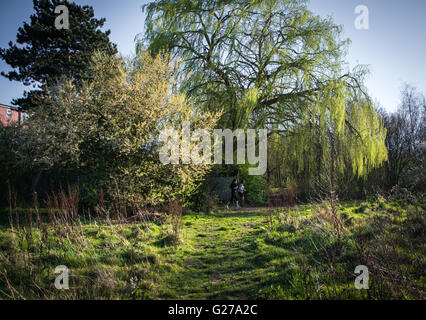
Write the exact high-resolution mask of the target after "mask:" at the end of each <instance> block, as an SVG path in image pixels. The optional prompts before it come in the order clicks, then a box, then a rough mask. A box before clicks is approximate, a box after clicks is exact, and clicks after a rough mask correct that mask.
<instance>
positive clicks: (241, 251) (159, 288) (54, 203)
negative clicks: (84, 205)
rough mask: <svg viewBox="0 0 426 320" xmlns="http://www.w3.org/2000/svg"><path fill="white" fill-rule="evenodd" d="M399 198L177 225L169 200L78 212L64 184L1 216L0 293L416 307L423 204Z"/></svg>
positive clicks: (190, 219) (224, 215)
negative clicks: (65, 273) (362, 269)
mask: <svg viewBox="0 0 426 320" xmlns="http://www.w3.org/2000/svg"><path fill="white" fill-rule="evenodd" d="M401 192H405V191H404V190H403V191H401V190H396V192H395V193H394V194H393V195H392V196H391V197H388V198H384V197H382V196H378V197H376V198H371V199H369V200H367V201H363V202H361V201H358V202H338V203H334V204H332V205H330V203H329V202H326V201H324V202H322V203H318V204H314V205H300V206H296V207H293V208H287V209H276V210H272V209H271V210H266V209H256V210H250V211H221V210H216V211H215V212H214V213H212V214H203V213H187V214H184V215H183V217H182V216H181V214H182V211H181V209H180V207H179V205H178V204H177V203H172V204H170V206H169V208H168V209H167V210H168V211H169V212H170V216H169V217H170V220H164V219H162V217H164V216H163V215H155V214H152V213H151V214H148V213H147V212H134V213H133V215H132V216H131V217H130V216H129V217H127V218H126V217H125V216H122V215H120V216H114V214H113V213H112V212H108V211H106V210H103V209H102V207H101V206H100V207H99V210H98V212H97V213H88V212H87V213H85V214H84V215H83V214H82V212H78V213H77V215H76V211H75V208H76V207H77V202H78V194H77V190H76V189H73V188H70V189H69V190H67V191H64V192H62V193H60V194H58V195H55V196H53V197H51V201H50V202H48V205H47V208H46V209H40V208H39V207H38V206H37V202H35V204H34V207H33V208H32V209H18V208H14V207H13V206H12V207H11V209H9V210H8V211H7V212H4V213H3V214H2V215H3V216H2V218H3V219H2V225H1V228H0V246H1V249H2V250H1V254H0V265H1V266H2V268H1V273H0V290H1V291H0V296H1V297H2V298H6V299H51V298H60V299H108V298H112V299H115V298H120V299H159V298H161V299H187V298H194V299H206V298H209V299H212V298H215V299H424V298H425V288H424V285H425V284H424V276H425V273H424V270H425V248H424V242H425V234H424V230H425V223H426V220H425V216H424V212H425V202H424V197H423V198H422V197H420V198H417V197H414V196H412V195H410V197H405V196H404V197H403V198H401V197H400V195H401ZM398 193H399V195H398ZM12 198H13V197H12ZM5 215H7V216H8V218H7V219H5V218H6V217H5ZM359 264H363V265H366V266H367V267H368V268H369V271H370V283H369V285H370V289H369V290H357V289H355V287H354V280H355V276H356V275H355V274H354V270H355V266H357V265H359ZM58 265H65V266H67V267H68V268H69V271H70V289H69V290H57V289H56V288H55V287H54V280H55V277H57V276H58V275H57V274H55V273H54V270H55V267H56V266H58Z"/></svg>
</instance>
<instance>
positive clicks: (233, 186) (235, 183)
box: [226, 179, 239, 209]
mask: <svg viewBox="0 0 426 320" xmlns="http://www.w3.org/2000/svg"><path fill="white" fill-rule="evenodd" d="M229 189H231V200H229V201H228V203H227V204H226V209H229V205H230V204H231V203H235V204H236V207H237V208H238V207H239V206H238V199H237V189H238V181H237V179H234V180H232V183H231V185H230V186H229Z"/></svg>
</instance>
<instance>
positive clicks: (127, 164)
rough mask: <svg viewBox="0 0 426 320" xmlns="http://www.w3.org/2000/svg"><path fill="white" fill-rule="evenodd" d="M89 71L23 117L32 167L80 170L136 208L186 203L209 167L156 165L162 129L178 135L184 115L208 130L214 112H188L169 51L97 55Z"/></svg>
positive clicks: (94, 185) (93, 186)
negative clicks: (132, 55)
mask: <svg viewBox="0 0 426 320" xmlns="http://www.w3.org/2000/svg"><path fill="white" fill-rule="evenodd" d="M91 68H92V70H93V71H94V74H95V77H94V78H93V79H92V80H91V81H90V82H83V84H82V85H80V86H77V85H76V84H74V83H73V82H71V81H68V82H66V83H65V84H64V85H63V86H62V87H60V88H58V89H56V90H50V91H49V96H48V98H46V103H45V104H43V105H42V106H40V107H39V108H38V109H37V112H35V113H34V114H33V116H32V117H31V118H30V120H29V121H28V122H26V124H25V132H27V135H26V137H27V138H28V139H30V142H29V145H31V146H32V147H34V148H35V150H34V153H33V156H35V158H36V163H35V165H36V166H39V167H41V168H45V169H49V168H52V167H54V166H59V167H63V168H67V167H69V168H76V169H78V170H80V171H81V172H84V173H86V176H87V179H86V181H85V183H86V184H87V185H86V189H87V190H100V189H101V188H103V190H104V191H105V192H106V194H107V195H108V196H109V198H111V197H112V198H123V199H124V200H126V201H128V202H129V203H131V204H133V205H136V206H146V205H158V204H160V203H162V202H164V201H169V200H173V199H178V200H182V201H185V199H186V198H188V197H189V196H190V195H191V194H192V193H193V192H194V191H195V190H196V189H197V187H198V182H199V181H200V180H201V179H202V178H203V176H204V174H205V173H206V172H207V171H208V169H209V166H207V165H206V166H203V165H199V166H195V165H183V164H181V165H174V164H168V165H164V164H162V163H161V162H160V160H159V149H158V148H159V147H160V146H161V143H162V142H161V141H160V140H159V135H160V131H161V130H162V129H165V128H175V129H177V130H178V132H180V131H181V129H182V128H181V123H182V121H184V120H189V119H190V120H191V122H192V123H193V124H194V125H196V126H199V127H201V128H206V129H207V130H208V129H209V128H212V126H213V125H214V123H215V121H216V119H217V117H218V116H220V115H212V114H209V113H205V114H203V115H197V114H194V109H193V108H192V106H191V105H190V104H188V103H187V102H186V101H185V97H184V95H176V94H173V93H172V91H171V87H172V85H173V81H172V79H173V77H174V72H175V69H176V66H175V65H174V63H173V62H172V61H171V60H170V59H169V58H168V57H167V56H164V57H161V56H160V55H159V56H157V57H156V58H151V56H150V55H148V54H146V53H145V54H142V55H140V56H139V57H137V58H133V59H128V60H124V59H122V58H119V57H113V56H109V55H105V54H100V53H98V54H96V55H95V56H94V58H93V62H92V65H91ZM46 124H49V125H46ZM17 153H18V154H25V153H26V152H25V150H24V148H22V149H20V150H17Z"/></svg>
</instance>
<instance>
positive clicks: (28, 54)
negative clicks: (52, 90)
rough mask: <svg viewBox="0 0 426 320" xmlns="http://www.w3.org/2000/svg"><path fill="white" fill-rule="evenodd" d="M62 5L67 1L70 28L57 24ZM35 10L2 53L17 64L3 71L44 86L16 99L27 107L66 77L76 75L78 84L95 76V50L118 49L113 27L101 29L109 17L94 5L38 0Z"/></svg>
mask: <svg viewBox="0 0 426 320" xmlns="http://www.w3.org/2000/svg"><path fill="white" fill-rule="evenodd" d="M58 5H65V6H67V8H68V10H69V23H70V29H69V30H66V29H62V30H57V29H56V27H55V19H56V17H57V16H58V14H56V13H55V8H56V6H58ZM34 10H35V13H34V14H33V15H31V17H30V20H31V21H30V23H27V22H24V24H23V26H22V27H20V28H19V30H18V34H17V39H16V41H17V44H12V42H10V43H9V48H7V49H0V57H1V58H2V59H3V60H4V61H5V62H6V63H7V64H9V65H10V66H11V67H12V68H14V70H13V71H10V72H9V73H4V72H2V73H1V74H2V75H3V76H5V77H7V78H8V79H9V80H16V81H21V82H23V83H24V84H25V85H34V86H38V89H40V90H33V91H29V92H25V96H24V97H23V98H20V99H16V100H14V102H13V103H14V104H15V105H19V106H20V107H23V108H25V109H29V108H33V107H34V106H35V105H37V104H38V102H39V101H38V98H39V97H40V96H41V95H42V94H43V93H45V92H46V90H47V89H48V88H49V87H52V86H56V85H57V84H58V83H60V82H61V81H62V79H63V78H68V79H72V80H73V82H74V83H76V84H80V83H81V81H83V80H88V79H92V78H93V71H92V70H90V58H91V56H92V54H93V53H94V51H96V50H99V51H102V52H105V53H108V54H115V53H116V52H117V49H116V46H115V45H114V44H112V43H110V41H109V38H108V36H109V34H110V31H109V30H108V31H105V32H104V31H102V30H101V28H102V27H103V25H104V23H105V19H104V18H102V19H96V18H95V17H94V16H95V14H94V10H93V8H92V7H90V6H80V5H77V4H75V3H74V2H70V1H68V0H65V1H63V0H34Z"/></svg>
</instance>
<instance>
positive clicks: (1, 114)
mask: <svg viewBox="0 0 426 320" xmlns="http://www.w3.org/2000/svg"><path fill="white" fill-rule="evenodd" d="M21 121H22V112H21V111H18V110H16V108H15V107H11V106H7V105H3V104H0V123H1V125H2V126H4V127H5V126H8V125H10V124H12V123H14V122H18V123H20V122H21Z"/></svg>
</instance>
